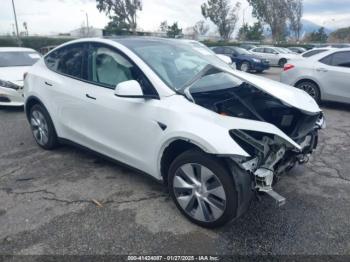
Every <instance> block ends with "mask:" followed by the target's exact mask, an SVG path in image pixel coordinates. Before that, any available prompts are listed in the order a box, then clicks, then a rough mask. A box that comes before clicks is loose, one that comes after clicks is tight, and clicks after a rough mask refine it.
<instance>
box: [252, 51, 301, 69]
mask: <svg viewBox="0 0 350 262" xmlns="http://www.w3.org/2000/svg"><path fill="white" fill-rule="evenodd" d="M250 51H251V52H252V53H254V54H256V55H258V56H259V57H261V58H263V59H266V60H268V61H269V62H270V65H274V66H279V67H283V66H284V65H285V64H286V63H287V62H288V60H290V59H296V58H297V55H296V54H289V53H287V52H286V51H284V50H283V49H280V48H278V47H272V46H271V47H270V46H262V47H257V48H253V49H252V50H250Z"/></svg>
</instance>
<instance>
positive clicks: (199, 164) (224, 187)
mask: <svg viewBox="0 0 350 262" xmlns="http://www.w3.org/2000/svg"><path fill="white" fill-rule="evenodd" d="M168 185H169V192H170V195H171V197H172V199H173V200H174V202H175V204H176V206H177V207H178V209H179V210H180V211H181V213H182V214H183V215H184V216H186V217H187V218H188V219H189V220H190V221H192V222H193V223H195V224H197V225H200V226H203V227H208V228H213V227H219V226H222V225H224V224H226V223H227V222H229V221H231V220H232V219H233V218H234V217H235V215H236V213H237V193H236V191H235V189H234V188H235V187H234V181H233V179H232V176H231V175H230V173H229V172H228V170H227V169H226V168H225V167H224V166H223V164H222V163H221V162H220V161H218V160H217V159H216V158H214V157H212V156H210V155H207V154H205V153H203V152H200V151H198V150H190V151H187V152H185V153H183V154H181V155H180V156H178V157H177V158H176V159H175V160H174V162H173V163H172V164H171V166H170V169H169V176H168Z"/></svg>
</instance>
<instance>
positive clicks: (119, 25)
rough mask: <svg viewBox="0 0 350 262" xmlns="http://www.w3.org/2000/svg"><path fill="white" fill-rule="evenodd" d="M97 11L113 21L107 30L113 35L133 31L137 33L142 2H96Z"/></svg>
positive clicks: (113, 0)
mask: <svg viewBox="0 0 350 262" xmlns="http://www.w3.org/2000/svg"><path fill="white" fill-rule="evenodd" d="M96 1H97V9H98V10H99V11H100V12H104V13H106V14H107V15H108V17H109V18H110V19H111V21H110V22H109V23H108V25H107V26H106V28H105V30H106V31H108V32H111V33H113V32H114V33H120V32H125V31H132V32H133V33H136V27H137V12H138V11H141V10H142V1H141V0H96Z"/></svg>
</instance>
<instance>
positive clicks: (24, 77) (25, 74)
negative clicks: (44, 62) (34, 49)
mask: <svg viewBox="0 0 350 262" xmlns="http://www.w3.org/2000/svg"><path fill="white" fill-rule="evenodd" d="M27 75H28V72H25V73H24V74H23V80H25V79H26V77H27Z"/></svg>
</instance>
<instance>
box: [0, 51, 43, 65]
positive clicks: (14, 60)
mask: <svg viewBox="0 0 350 262" xmlns="http://www.w3.org/2000/svg"><path fill="white" fill-rule="evenodd" d="M39 59H40V55H39V54H38V53H36V52H0V67H12V66H32V65H33V64H34V63H35V62H36V61H38V60H39Z"/></svg>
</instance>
